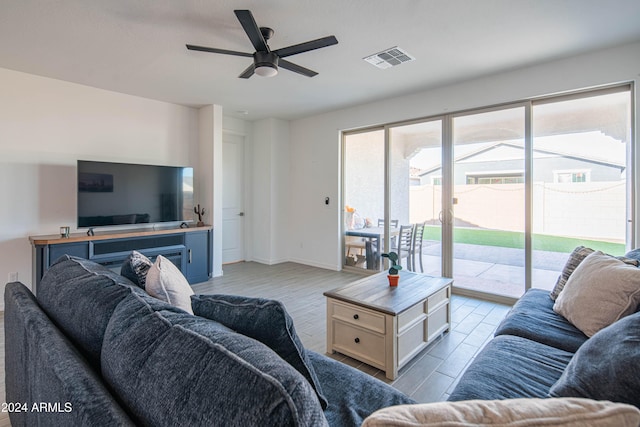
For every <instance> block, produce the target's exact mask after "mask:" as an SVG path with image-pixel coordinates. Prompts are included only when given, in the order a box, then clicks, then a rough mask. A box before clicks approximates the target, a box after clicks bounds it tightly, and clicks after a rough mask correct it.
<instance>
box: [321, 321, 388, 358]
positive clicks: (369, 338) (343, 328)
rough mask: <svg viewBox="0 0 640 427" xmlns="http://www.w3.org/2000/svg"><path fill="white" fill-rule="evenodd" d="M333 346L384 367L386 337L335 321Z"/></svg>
mask: <svg viewBox="0 0 640 427" xmlns="http://www.w3.org/2000/svg"><path fill="white" fill-rule="evenodd" d="M333 348H334V349H335V350H337V351H339V352H343V353H345V354H347V355H350V356H353V357H355V358H357V359H358V360H361V361H363V362H365V363H368V364H370V365H374V366H376V367H379V368H382V369H384V366H385V337H384V336H383V335H379V334H376V333H373V332H370V331H367V330H366V329H362V328H358V327H356V326H352V325H349V324H346V323H343V322H338V321H334V322H333Z"/></svg>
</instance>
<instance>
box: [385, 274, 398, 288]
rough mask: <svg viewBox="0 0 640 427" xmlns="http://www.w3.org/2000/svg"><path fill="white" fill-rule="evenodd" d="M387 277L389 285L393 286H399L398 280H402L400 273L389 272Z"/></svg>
mask: <svg viewBox="0 0 640 427" xmlns="http://www.w3.org/2000/svg"><path fill="white" fill-rule="evenodd" d="M387 278H388V279H389V286H392V287H396V286H398V280H400V275H398V274H387Z"/></svg>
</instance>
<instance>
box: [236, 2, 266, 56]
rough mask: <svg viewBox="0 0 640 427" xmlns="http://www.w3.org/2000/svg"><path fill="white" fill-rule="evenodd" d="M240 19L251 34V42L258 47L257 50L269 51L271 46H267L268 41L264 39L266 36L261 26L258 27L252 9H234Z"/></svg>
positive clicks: (248, 34)
mask: <svg viewBox="0 0 640 427" xmlns="http://www.w3.org/2000/svg"><path fill="white" fill-rule="evenodd" d="M234 12H235V14H236V17H237V18H238V21H240V24H241V25H242V28H244V32H245V33H247V36H249V40H251V44H252V45H253V47H254V48H255V49H256V51H257V52H269V46H267V42H266V41H264V37H263V36H262V33H261V32H260V28H258V24H256V20H255V19H253V15H252V14H251V11H250V10H234Z"/></svg>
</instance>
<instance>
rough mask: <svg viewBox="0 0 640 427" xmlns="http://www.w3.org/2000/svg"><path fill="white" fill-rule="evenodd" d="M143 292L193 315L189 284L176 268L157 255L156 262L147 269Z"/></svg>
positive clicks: (191, 292)
mask: <svg viewBox="0 0 640 427" xmlns="http://www.w3.org/2000/svg"><path fill="white" fill-rule="evenodd" d="M145 290H146V291H147V293H149V295H151V296H152V297H155V298H158V299H159V300H162V301H165V302H168V303H169V304H172V305H174V306H176V307H178V308H181V309H183V310H184V311H186V312H187V313H190V314H193V310H192V309H191V295H193V290H191V286H189V282H187V279H186V278H185V277H184V276H183V275H182V273H181V272H180V270H179V269H178V267H176V266H175V265H173V263H172V262H171V261H169V260H168V259H166V258H165V257H163V256H162V255H158V257H157V258H156V262H154V263H153V265H152V266H151V268H149V272H148V273H147V279H146V284H145Z"/></svg>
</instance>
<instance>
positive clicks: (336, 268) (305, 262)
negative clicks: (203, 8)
mask: <svg viewBox="0 0 640 427" xmlns="http://www.w3.org/2000/svg"><path fill="white" fill-rule="evenodd" d="M289 261H290V262H295V263H296V264H303V265H308V266H309V267H317V268H323V269H325V270H332V271H340V270H342V266H336V265H331V264H324V263H320V262H314V261H309V260H307V259H301V258H291V259H289Z"/></svg>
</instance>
